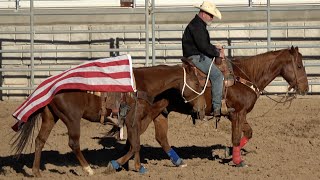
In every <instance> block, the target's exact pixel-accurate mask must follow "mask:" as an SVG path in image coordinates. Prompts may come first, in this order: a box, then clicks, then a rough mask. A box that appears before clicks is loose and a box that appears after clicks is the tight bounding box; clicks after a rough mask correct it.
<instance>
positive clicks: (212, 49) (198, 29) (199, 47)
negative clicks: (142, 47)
mask: <svg viewBox="0 0 320 180" xmlns="http://www.w3.org/2000/svg"><path fill="white" fill-rule="evenodd" d="M196 7H197V8H199V9H200V11H199V13H198V14H196V15H195V17H194V18H193V19H192V20H191V21H190V23H189V24H188V26H187V27H186V29H185V31H184V34H183V36H182V51H183V56H184V57H186V58H189V59H192V62H193V63H194V64H195V66H196V67H197V68H198V69H200V70H201V71H202V72H204V73H206V74H208V72H209V67H210V64H211V62H212V58H214V57H216V58H218V57H220V58H224V51H223V48H222V46H218V45H212V44H211V43H210V36H209V32H208V30H207V25H209V24H210V23H211V22H212V21H213V18H214V17H217V18H218V19H221V13H220V11H219V10H218V9H217V8H216V6H215V4H213V3H211V2H209V1H203V3H202V5H201V6H196ZM209 78H210V81H211V83H212V89H211V93H212V107H213V116H215V117H219V116H221V99H222V89H223V74H222V72H221V71H220V70H219V69H218V68H217V66H215V64H214V63H213V65H212V67H211V71H210V75H209ZM233 111H234V108H228V112H233ZM224 115H225V114H224Z"/></svg>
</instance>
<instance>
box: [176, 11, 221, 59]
mask: <svg viewBox="0 0 320 180" xmlns="http://www.w3.org/2000/svg"><path fill="white" fill-rule="evenodd" d="M182 51H183V57H189V56H192V55H199V54H200V53H202V54H204V55H206V56H208V57H210V58H213V57H219V56H220V52H219V49H217V48H216V47H215V46H214V45H212V44H211V43H210V36H209V32H208V30H207V24H206V23H205V22H204V21H203V20H202V19H201V18H200V17H199V16H198V15H196V16H195V17H194V18H193V19H192V20H191V21H190V23H189V24H188V26H187V27H186V29H185V31H184V33H183V36H182Z"/></svg>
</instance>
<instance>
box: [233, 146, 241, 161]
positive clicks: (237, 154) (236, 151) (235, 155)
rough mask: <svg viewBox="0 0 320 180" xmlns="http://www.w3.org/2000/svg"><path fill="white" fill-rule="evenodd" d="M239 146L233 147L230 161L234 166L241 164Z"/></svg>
mask: <svg viewBox="0 0 320 180" xmlns="http://www.w3.org/2000/svg"><path fill="white" fill-rule="evenodd" d="M240 150H241V147H240V146H233V152H232V161H233V163H235V164H240V163H241V161H242V160H241V156H240Z"/></svg>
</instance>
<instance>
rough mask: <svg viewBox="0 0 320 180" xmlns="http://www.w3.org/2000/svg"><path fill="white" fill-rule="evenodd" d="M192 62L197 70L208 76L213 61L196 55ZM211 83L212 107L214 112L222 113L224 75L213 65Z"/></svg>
mask: <svg viewBox="0 0 320 180" xmlns="http://www.w3.org/2000/svg"><path fill="white" fill-rule="evenodd" d="M190 58H192V62H193V63H194V64H195V66H196V67H197V68H199V69H200V70H201V71H202V72H204V73H206V74H208V72H209V68H210V65H211V63H212V59H211V58H209V57H207V56H205V55H194V56H191V57H190ZM209 78H210V81H211V84H212V86H211V93H212V96H211V97H212V106H213V110H217V111H218V112H220V109H221V98H222V88H223V74H222V72H221V71H220V70H219V69H218V68H217V67H216V66H215V64H212V66H211V71H210V75H209Z"/></svg>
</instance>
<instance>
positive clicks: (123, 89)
mask: <svg viewBox="0 0 320 180" xmlns="http://www.w3.org/2000/svg"><path fill="white" fill-rule="evenodd" d="M106 88H108V89H110V91H113V92H131V91H132V87H131V86H118V85H115V86H114V85H102V86H88V85H86V84H79V83H74V84H66V85H62V86H59V87H58V88H57V89H56V90H55V91H54V93H53V94H56V93H57V92H58V91H60V90H62V89H79V90H88V91H103V90H104V89H106ZM53 97H54V96H51V97H50V98H49V99H48V100H46V101H43V102H42V103H40V104H38V105H36V106H34V107H33V108H32V109H31V110H29V111H28V112H27V113H25V115H24V116H22V118H21V120H22V121H24V122H27V120H28V117H29V116H30V115H31V114H32V113H34V112H35V111H36V110H38V109H40V108H42V107H44V106H46V105H47V104H49V103H50V101H51V100H52V99H53Z"/></svg>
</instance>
